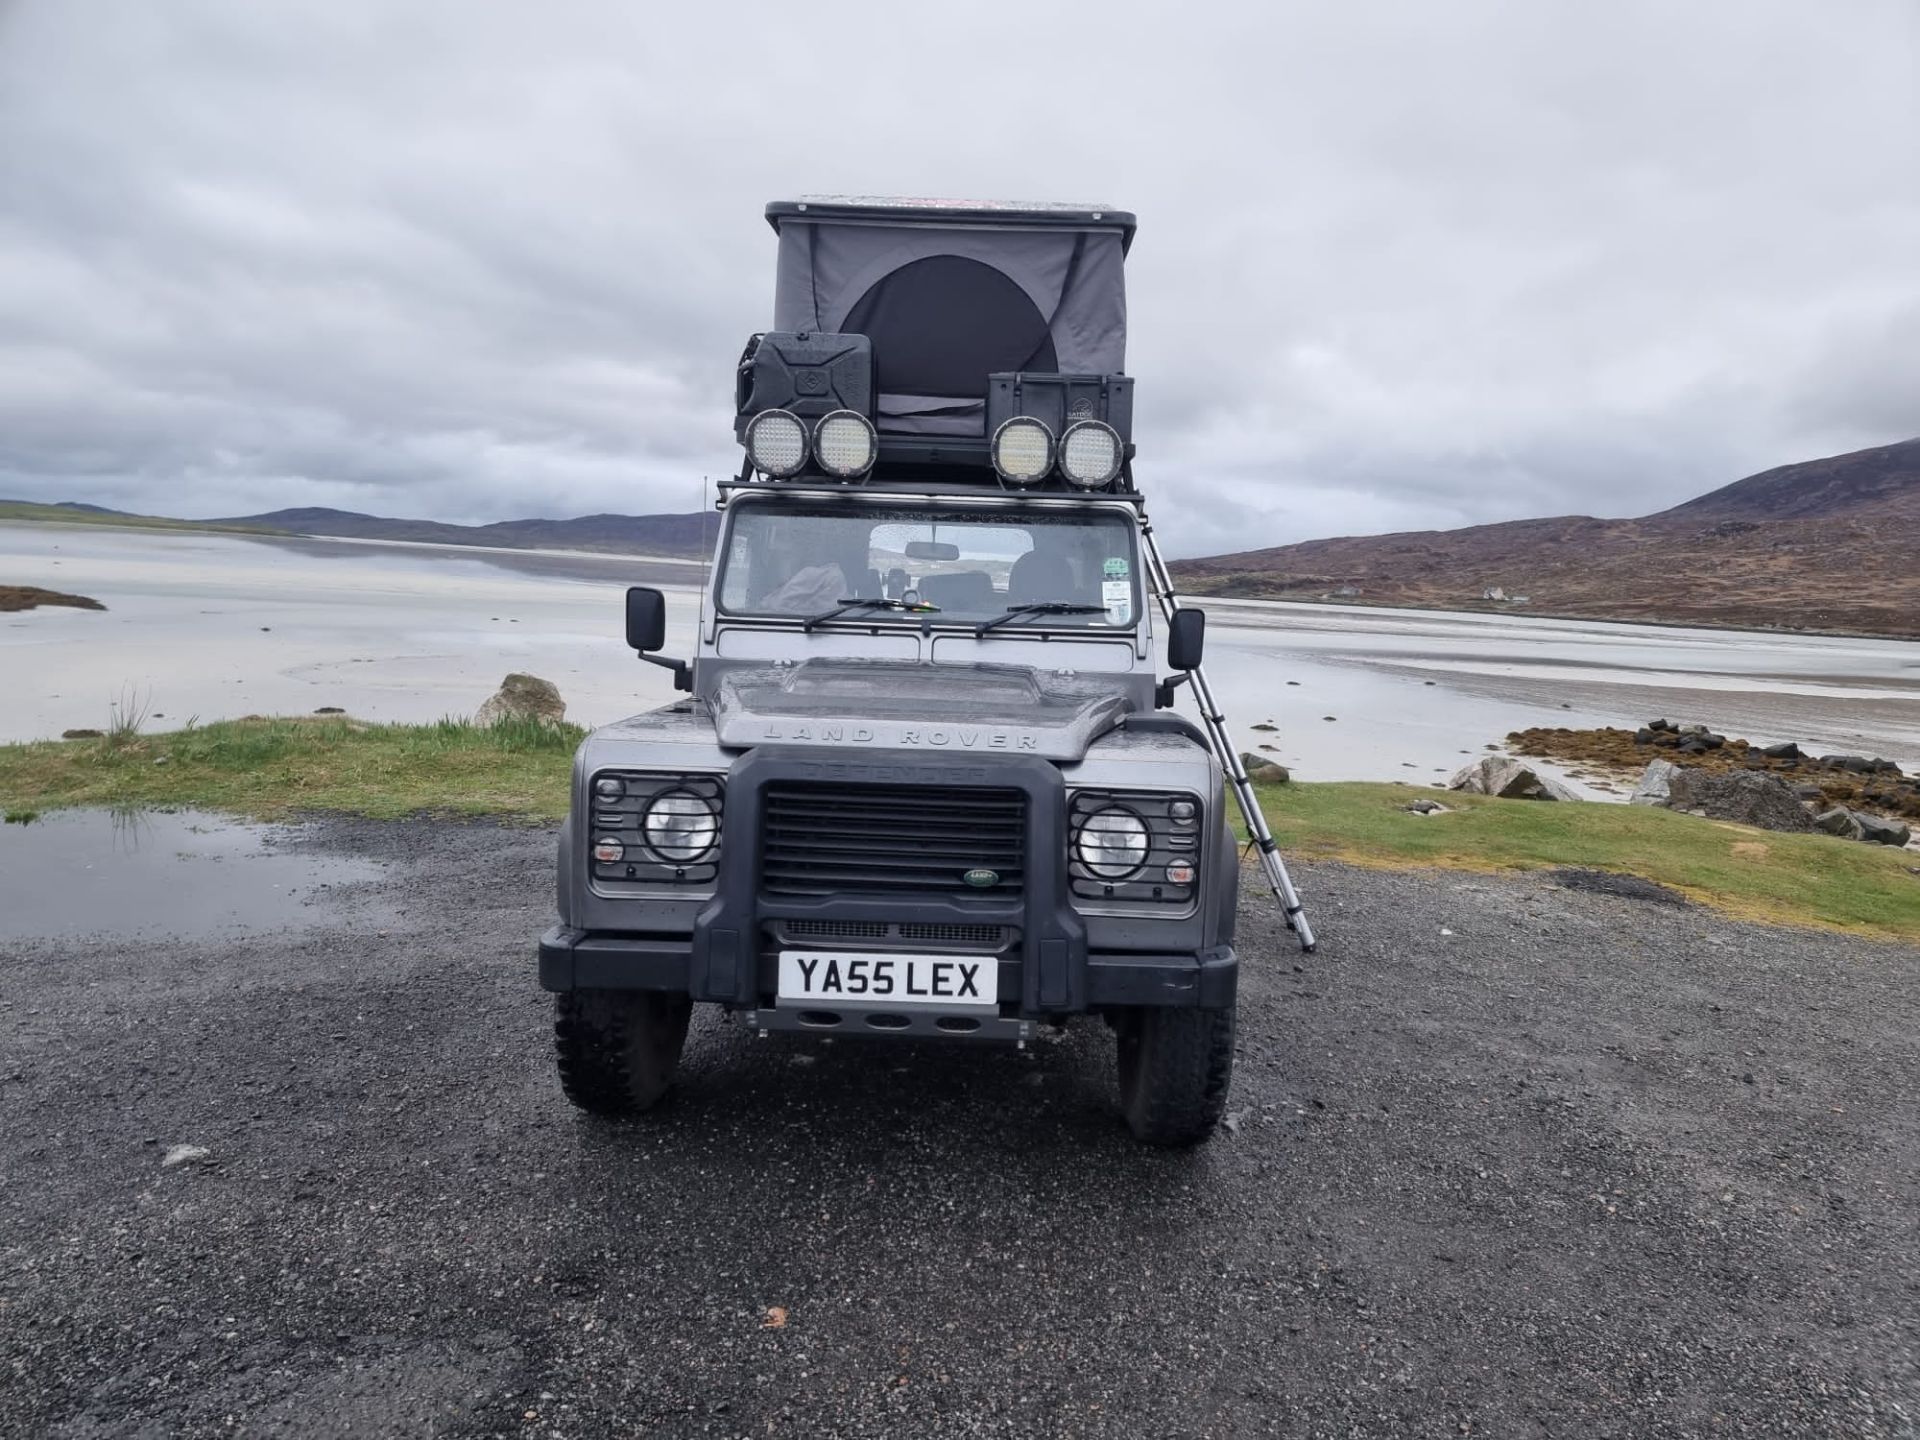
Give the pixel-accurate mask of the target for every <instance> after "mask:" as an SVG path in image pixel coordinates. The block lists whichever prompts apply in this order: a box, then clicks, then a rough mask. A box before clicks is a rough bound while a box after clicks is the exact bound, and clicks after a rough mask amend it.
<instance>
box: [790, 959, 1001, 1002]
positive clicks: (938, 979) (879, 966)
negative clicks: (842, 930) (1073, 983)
mask: <svg viewBox="0 0 1920 1440" xmlns="http://www.w3.org/2000/svg"><path fill="white" fill-rule="evenodd" d="M999 978H1000V971H999V966H998V964H997V963H996V962H995V961H994V959H993V958H992V957H991V956H988V955H887V954H876V953H874V952H873V951H870V950H782V951H781V952H780V998H781V1000H783V1001H794V1002H799V1003H807V1004H817V1005H863V1006H880V1005H884V1006H903V1007H904V1006H911V1005H929V1006H937V1007H938V1008H940V1009H942V1010H992V1009H994V1008H995V1004H996V1002H997V1001H998V999H999V983H998V982H999Z"/></svg>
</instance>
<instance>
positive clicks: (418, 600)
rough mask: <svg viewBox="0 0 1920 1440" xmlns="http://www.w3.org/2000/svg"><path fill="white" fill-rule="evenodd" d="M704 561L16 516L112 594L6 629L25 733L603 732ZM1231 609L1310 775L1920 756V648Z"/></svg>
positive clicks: (71, 577)
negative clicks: (1560, 734) (1744, 744)
mask: <svg viewBox="0 0 1920 1440" xmlns="http://www.w3.org/2000/svg"><path fill="white" fill-rule="evenodd" d="M701 570H702V567H701V566H700V565H699V564H697V563H689V562H678V561H656V560H647V559H641V558H636V557H624V556H605V557H602V556H588V555H573V554H558V553H544V552H543V553H529V552H512V551H478V550H468V549H460V548H454V547H431V546H412V545H382V544H374V543H369V542H364V541H330V540H257V539H241V538H237V537H231V536H216V535H191V534H172V533H166V532H133V531H119V530H107V529H96V528H89V527H79V526H74V527H54V526H37V525H25V526H23V525H14V526H0V582H4V583H12V584H26V585H44V586H47V587H49V588H52V589H58V590H66V591H70V592H77V593H79V594H83V595H91V596H93V597H94V598H96V599H98V600H100V601H101V602H103V603H104V604H105V605H106V606H107V607H108V608H107V610H106V611H105V612H104V613H101V612H92V611H79V610H35V611H29V612H27V613H25V614H17V615H8V616H5V617H0V740H22V739H34V738H46V737H50V736H55V735H58V734H59V733H60V732H61V731H62V730H64V729H68V728H73V727H91V728H104V727H105V725H106V724H107V721H108V718H109V711H110V707H111V706H112V705H113V704H114V703H116V702H118V701H123V700H129V699H130V700H131V702H132V703H133V704H134V705H135V706H136V707H138V706H143V705H144V706H145V708H146V709H147V710H148V711H149V713H150V717H151V718H150V719H149V722H148V723H149V724H150V725H152V726H153V727H154V728H157V729H167V728H172V727H174V726H177V725H180V724H184V723H185V722H186V721H187V720H188V719H189V718H191V717H196V716H197V717H198V718H199V719H202V720H212V719H219V718H227V717H232V716H236V715H245V714H250V713H272V714H305V713H308V712H310V711H313V710H315V709H318V708H320V707H322V706H340V707H342V708H344V709H346V710H348V711H349V712H351V713H352V714H355V715H358V716H362V717H364V718H367V719H372V720H431V719H437V718H438V717H440V716H442V715H465V714H470V713H472V711H473V710H474V709H475V708H476V707H477V706H478V705H479V704H480V702H481V701H482V700H484V699H485V698H486V697H487V696H488V695H489V694H491V693H492V692H493V690H494V689H495V688H496V687H497V686H498V684H499V682H500V678H501V677H502V676H503V675H504V674H506V673H507V672H508V671H510V670H529V671H532V672H533V673H535V674H537V675H542V676H545V677H546V678H547V679H550V680H552V681H554V682H555V683H556V684H557V685H558V686H559V687H560V690H561V693H562V694H563V695H564V696H565V697H566V700H567V706H568V716H569V718H570V719H574V720H577V721H579V722H581V723H583V724H587V725H594V724H600V723H603V722H605V721H608V720H613V719H617V718H619V717H620V716H622V715H626V714H630V713H632V712H633V711H635V710H637V709H642V708H646V707H648V706H652V705H657V704H661V703H664V702H665V701H667V700H668V699H670V698H671V697H672V690H671V681H670V679H669V678H668V676H667V674H666V673H665V672H664V671H662V670H659V669H656V668H655V667H652V666H647V665H641V664H639V663H638V662H637V661H636V660H635V659H634V657H633V655H632V653H631V652H630V651H628V650H627V649H626V647H625V645H624V644H623V643H622V636H621V631H622V618H621V592H622V590H623V589H624V587H626V586H627V585H629V584H655V585H661V586H662V587H663V588H666V589H667V590H668V592H669V597H670V599H669V613H670V615H671V618H672V625H671V627H670V631H669V653H679V654H686V653H688V651H689V650H690V649H691V647H692V637H693V628H694V622H695V610H696V603H697V587H698V584H699V580H700V575H701ZM1208 609H1209V611H1210V630H1209V635H1208V671H1209V673H1210V675H1211V677H1212V680H1213V683H1214V686H1215V689H1216V690H1217V692H1218V694H1219V698H1220V700H1221V703H1222V705H1223V706H1224V707H1225V709H1226V710H1227V712H1228V714H1229V716H1230V717H1231V720H1232V723H1233V727H1234V731H1235V734H1236V737H1237V739H1238V741H1239V743H1240V744H1241V746H1242V747H1243V748H1248V749H1252V748H1254V747H1255V746H1257V745H1266V746H1271V747H1273V748H1272V751H1271V753H1272V755H1273V756H1274V758H1276V759H1278V760H1281V761H1282V762H1284V763H1286V764H1288V765H1291V766H1293V767H1295V769H1296V770H1297V772H1298V773H1299V774H1300V775H1301V777H1302V778H1303V779H1316V780H1327V779H1380V780H1394V779H1401V780H1408V781H1413V782H1428V781H1432V780H1434V779H1437V778H1440V777H1441V776H1442V775H1443V774H1444V773H1445V772H1447V771H1450V770H1451V769H1453V768H1455V767H1457V766H1459V765H1461V764H1463V763H1465V760H1466V758H1467V757H1469V756H1472V755H1476V754H1480V753H1482V750H1483V747H1484V746H1486V745H1487V744H1489V743H1497V742H1499V741H1500V740H1501V739H1502V738H1503V737H1504V736H1505V735H1506V733H1507V732H1508V731H1509V730H1513V729H1517V728H1520V727H1522V726H1526V725H1600V724H1613V725H1636V724H1639V723H1642V722H1644V721H1645V720H1648V719H1651V718H1654V717H1656V716H1666V717H1667V718H1670V719H1673V720H1675V721H1688V720H1699V721H1702V722H1705V723H1708V724H1712V725H1714V726H1715V727H1717V728H1720V729H1723V730H1725V731H1726V732H1727V733H1729V734H1734V735H1744V736H1746V737H1748V738H1751V739H1755V740H1763V741H1771V740H1788V739H1791V740H1797V741H1799V742H1801V743H1802V744H1803V745H1808V746H1810V747H1811V748H1814V749H1816V750H1817V751H1829V750H1846V751H1862V752H1866V753H1869V754H1875V755H1882V756H1885V757H1886V758H1888V759H1891V760H1894V761H1896V762H1898V763H1899V764H1901V765H1902V766H1903V767H1905V768H1907V769H1909V770H1911V769H1914V768H1920V644H1914V643H1910V642H1903V641H1893V640H1844V639H1830V638H1826V637H1807V636H1793V635H1779V634H1769V633H1759V632H1742V631H1724V630H1699V629H1677V628H1672V629H1670V628H1662V627H1655V626H1637V625H1614V624H1605V623H1599V622H1586V621H1561V620H1542V619H1530V618H1526V617H1523V616H1503V615H1460V614H1445V613H1438V612H1431V611H1412V610H1382V609H1363V608H1358V607H1351V606H1334V605H1294V604H1260V603H1248V602H1233V603H1226V602H1218V601H1214V602H1209V604H1208ZM1289 681H1292V682H1295V683H1293V684H1289V683H1288V682H1289ZM1182 703H1183V705H1187V706H1189V707H1190V703H1191V702H1189V701H1183V702H1182ZM1327 716H1333V717H1334V718H1333V719H1331V720H1328V719H1327V718H1325V717H1327ZM1256 723H1271V724H1273V725H1274V726H1275V727H1276V729H1274V730H1272V731H1257V732H1256V731H1254V730H1253V729H1252V728H1251V727H1252V726H1253V725H1255V724H1256Z"/></svg>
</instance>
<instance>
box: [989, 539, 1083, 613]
mask: <svg viewBox="0 0 1920 1440" xmlns="http://www.w3.org/2000/svg"><path fill="white" fill-rule="evenodd" d="M1077 588H1078V587H1077V586H1076V585H1075V584H1074V580H1073V567H1072V566H1070V565H1068V564H1067V562H1066V558H1065V557H1064V556H1060V555H1043V554H1041V553H1040V552H1039V551H1038V550H1029V551H1028V552H1027V553H1026V554H1024V555H1022V556H1021V557H1020V558H1019V559H1018V560H1016V561H1014V562H1013V570H1012V571H1011V572H1010V573H1009V574H1008V576H1007V603H1008V604H1009V605H1025V604H1028V603H1031V602H1033V601H1041V600H1068V601H1073V600H1079V599H1081V597H1080V596H1079V595H1078V594H1076V593H1075V592H1076V590H1077Z"/></svg>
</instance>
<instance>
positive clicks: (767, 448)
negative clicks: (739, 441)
mask: <svg viewBox="0 0 1920 1440" xmlns="http://www.w3.org/2000/svg"><path fill="white" fill-rule="evenodd" d="M747 458H748V459H750V460H751V461H753V468H754V469H756V470H758V471H759V472H760V473H761V474H763V475H770V476H772V477H773V478H774V479H776V480H785V479H786V478H787V477H788V476H790V475H798V474H799V473H800V471H801V470H802V469H804V468H805V466H806V463H807V427H806V426H804V425H802V424H801V423H800V417H799V416H798V415H795V414H793V413H791V412H790V411H786V410H762V411H761V412H760V413H759V414H758V415H756V416H754V417H753V419H751V420H749V421H748V422H747Z"/></svg>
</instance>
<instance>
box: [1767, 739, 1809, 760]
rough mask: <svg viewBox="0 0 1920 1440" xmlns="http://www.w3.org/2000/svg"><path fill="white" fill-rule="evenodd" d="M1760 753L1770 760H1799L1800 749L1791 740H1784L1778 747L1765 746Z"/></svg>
mask: <svg viewBox="0 0 1920 1440" xmlns="http://www.w3.org/2000/svg"><path fill="white" fill-rule="evenodd" d="M1760 753H1761V754H1762V755H1764V756H1766V757H1767V758H1768V759H1769V760H1798V759H1799V758H1800V747H1799V746H1798V745H1796V744H1794V743H1793V741H1791V740H1782V741H1781V742H1780V743H1779V744H1778V745H1763V746H1762V747H1761V748H1760Z"/></svg>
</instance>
